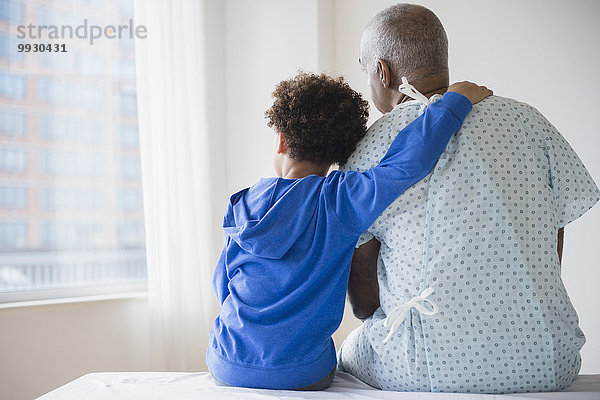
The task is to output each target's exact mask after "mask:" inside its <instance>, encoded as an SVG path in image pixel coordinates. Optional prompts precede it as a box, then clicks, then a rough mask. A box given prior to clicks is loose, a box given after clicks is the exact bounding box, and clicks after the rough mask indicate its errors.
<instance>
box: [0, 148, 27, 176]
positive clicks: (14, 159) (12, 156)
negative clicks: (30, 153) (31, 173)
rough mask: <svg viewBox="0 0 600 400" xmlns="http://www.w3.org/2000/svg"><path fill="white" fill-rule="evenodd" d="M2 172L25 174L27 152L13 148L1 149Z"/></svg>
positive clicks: (0, 168) (0, 167) (0, 162)
mask: <svg viewBox="0 0 600 400" xmlns="http://www.w3.org/2000/svg"><path fill="white" fill-rule="evenodd" d="M0 171H4V172H13V173H22V172H24V171H25V151H23V150H20V149H15V148H11V147H0Z"/></svg>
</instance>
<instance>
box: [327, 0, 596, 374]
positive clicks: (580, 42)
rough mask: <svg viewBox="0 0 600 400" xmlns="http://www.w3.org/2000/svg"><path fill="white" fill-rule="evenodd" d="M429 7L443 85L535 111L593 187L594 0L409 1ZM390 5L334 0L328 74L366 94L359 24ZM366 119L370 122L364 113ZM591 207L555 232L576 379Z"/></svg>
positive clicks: (590, 328)
mask: <svg viewBox="0 0 600 400" xmlns="http://www.w3.org/2000/svg"><path fill="white" fill-rule="evenodd" d="M409 2H412V3H417V4H421V5H424V6H426V7H428V8H430V9H431V10H433V11H434V12H435V13H436V14H437V15H438V17H439V18H440V20H441V21H442V23H443V24H444V26H445V28H446V31H447V33H448V38H449V42H450V73H451V80H452V81H460V80H465V79H466V80H472V81H475V82H478V83H482V84H485V85H487V86H488V87H490V88H492V89H493V90H494V91H495V93H496V94H498V95H500V96H505V97H511V98H515V99H518V100H521V101H525V102H527V103H530V104H532V105H533V106H535V107H536V108H538V109H539V110H540V111H541V112H542V113H543V114H544V115H545V116H546V117H547V118H548V119H549V120H550V121H551V122H552V123H553V124H554V125H555V126H556V127H557V128H558V130H559V131H560V132H561V133H562V134H563V135H564V136H565V137H566V139H567V140H568V141H569V143H571V145H572V146H573V148H574V149H575V150H576V151H577V153H578V154H579V156H580V157H581V159H582V160H583V162H584V163H585V165H586V166H587V168H588V169H589V171H590V172H591V174H592V176H593V177H594V178H595V180H596V182H597V183H599V184H600V157H598V155H597V153H598V151H599V150H600V135H599V133H598V130H599V128H598V122H597V118H596V116H597V113H598V111H597V104H598V102H597V96H598V95H597V94H598V93H600V78H599V72H600V45H599V43H600V24H598V22H597V19H598V16H600V2H598V1H596V0H577V1H568V0H560V1H559V0H551V1H549V0H526V1H525V0H504V1H491V0H487V1H481V0H452V1H447V0H429V1H409ZM395 3H397V2H396V1H386V0H371V1H368V2H366V1H361V0H335V1H334V11H333V14H334V15H335V20H334V42H335V50H334V67H335V68H334V69H335V71H336V72H338V73H340V74H342V75H344V76H346V77H347V79H348V80H349V82H350V84H351V85H352V86H353V87H354V88H356V89H357V90H360V91H361V92H362V93H364V94H367V93H368V91H367V87H366V79H365V76H364V75H363V74H362V72H361V71H360V68H359V67H358V63H357V60H358V49H359V40H360V37H361V34H362V29H363V27H364V25H365V24H366V23H367V22H368V21H369V19H370V18H371V17H372V16H373V15H374V14H376V13H377V12H378V11H379V10H382V9H384V8H386V7H388V6H390V5H392V4H395ZM371 111H372V114H374V116H377V115H379V114H378V113H377V111H376V110H375V108H374V107H371ZM598 238H600V206H596V207H595V208H594V209H592V210H591V211H590V212H589V213H588V214H586V215H585V216H584V217H582V218H581V219H579V220H577V221H576V222H574V223H573V224H571V225H569V226H568V227H567V228H566V229H565V250H564V256H563V279H564V282H565V285H566V287H567V290H568V292H569V295H570V297H571V300H572V301H573V303H574V305H575V308H576V309H577V311H578V313H579V316H580V322H581V327H582V329H583V331H584V333H585V334H586V336H587V344H586V345H585V346H584V348H583V350H582V354H583V367H582V372H583V373H599V372H600V357H599V356H600V319H599V318H598V310H597V305H598V304H600V291H599V290H597V288H596V283H597V282H598V281H600V268H599V267H600V261H599V258H598V257H597V255H596V254H595V251H594V249H595V248H596V246H597V245H598Z"/></svg>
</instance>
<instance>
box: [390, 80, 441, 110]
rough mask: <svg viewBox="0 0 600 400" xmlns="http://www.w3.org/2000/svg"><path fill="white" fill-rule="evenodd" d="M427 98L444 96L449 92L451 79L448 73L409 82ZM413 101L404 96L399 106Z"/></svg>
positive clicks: (399, 100)
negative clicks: (438, 95)
mask: <svg viewBox="0 0 600 400" xmlns="http://www.w3.org/2000/svg"><path fill="white" fill-rule="evenodd" d="M409 83H410V84H411V85H413V86H414V87H415V89H417V90H418V91H419V92H420V93H422V94H423V95H424V96H425V97H427V98H430V97H431V96H433V95H434V94H442V95H443V94H444V93H446V92H447V91H448V85H449V78H448V74H447V73H443V74H439V75H434V76H432V77H428V78H425V79H421V80H417V81H415V82H409ZM410 100H412V98H411V97H409V96H406V95H404V94H402V95H401V97H400V98H399V99H398V103H397V104H401V103H404V102H406V101H410Z"/></svg>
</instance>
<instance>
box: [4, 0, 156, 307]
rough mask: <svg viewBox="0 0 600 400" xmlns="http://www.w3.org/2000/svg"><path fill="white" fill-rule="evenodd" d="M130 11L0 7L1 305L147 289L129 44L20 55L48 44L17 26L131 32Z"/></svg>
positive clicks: (82, 1)
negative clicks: (20, 48)
mask: <svg viewBox="0 0 600 400" xmlns="http://www.w3.org/2000/svg"><path fill="white" fill-rule="evenodd" d="M132 4H133V0H107V1H91V0H87V1H86V0H71V1H64V0H27V1H24V0H23V1H21V0H12V1H7V0H0V303H2V302H4V303H7V302H15V301H25V300H39V299H49V298H60V297H71V296H87V295H99V294H109V293H119V292H131V291H139V290H145V288H146V259H145V244H144V237H145V234H144V214H143V201H142V195H141V193H142V189H141V172H140V160H139V140H138V131H137V97H136V90H135V87H136V86H135V79H136V76H135V47H134V41H133V40H132V39H130V38H129V37H126V38H122V39H120V40H117V39H106V38H103V39H101V40H98V41H96V42H94V44H93V45H90V43H89V40H86V39H73V40H67V41H65V43H66V44H67V48H68V51H67V52H66V53H62V54H57V53H48V52H44V53H39V52H38V53H35V52H28V53H19V52H17V51H16V46H17V45H18V44H19V43H36V42H39V43H41V42H44V38H42V39H37V40H34V39H30V38H28V39H25V40H20V39H17V38H16V26H17V25H19V24H23V25H29V24H33V25H58V26H60V25H64V24H70V25H72V26H73V27H76V26H77V25H81V24H83V19H84V18H87V19H88V22H87V23H88V25H91V24H95V25H99V26H106V25H119V24H126V23H128V22H129V19H130V18H133V15H132V14H133V7H132ZM84 16H85V17H84ZM55 41H56V40H55ZM61 43H62V42H61Z"/></svg>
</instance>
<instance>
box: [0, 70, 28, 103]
mask: <svg viewBox="0 0 600 400" xmlns="http://www.w3.org/2000/svg"><path fill="white" fill-rule="evenodd" d="M0 96H2V97H8V98H11V99H22V98H24V97H25V78H24V77H23V76H22V75H20V74H15V73H7V72H0Z"/></svg>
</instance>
